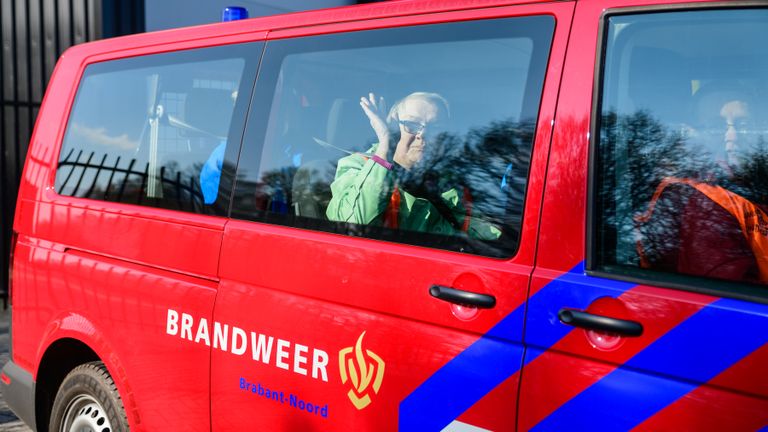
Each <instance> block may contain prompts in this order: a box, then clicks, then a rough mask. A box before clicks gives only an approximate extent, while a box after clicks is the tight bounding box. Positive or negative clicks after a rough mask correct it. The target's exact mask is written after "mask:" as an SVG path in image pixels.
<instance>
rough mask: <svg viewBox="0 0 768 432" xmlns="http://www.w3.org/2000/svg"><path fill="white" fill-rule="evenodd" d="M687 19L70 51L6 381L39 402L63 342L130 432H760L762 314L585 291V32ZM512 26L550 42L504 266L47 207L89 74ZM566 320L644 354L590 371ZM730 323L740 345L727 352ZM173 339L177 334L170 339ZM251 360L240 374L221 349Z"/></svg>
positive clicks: (449, 10)
mask: <svg viewBox="0 0 768 432" xmlns="http://www.w3.org/2000/svg"><path fill="white" fill-rule="evenodd" d="M699 3H704V2H699V1H690V0H686V1H680V0H601V1H591V0H582V1H579V2H575V1H574V2H571V1H562V2H548V1H501V0H450V1H440V2H438V1H427V0H425V1H407V0H402V1H392V2H383V3H379V4H372V5H366V6H355V7H343V8H338V9H328V10H321V11H314V12H303V13H297V14H290V15H284V16H275V17H265V18H260V19H254V20H245V21H240V22H232V23H222V24H212V25H206V26H199V27H193V28H185V29H179V30H169V31H162V32H157V33H149V34H143V35H135V36H129V37H121V38H116V39H112V40H105V41H99V42H93V43H88V44H83V45H79V46H76V47H74V48H71V49H69V50H68V51H66V52H65V53H64V55H63V56H62V57H61V59H60V60H59V63H58V64H57V66H56V69H55V71H54V74H53V76H52V78H51V81H50V83H49V86H48V90H47V92H46V95H45V98H44V101H43V104H42V107H41V109H40V113H39V117H38V119H37V123H36V126H35V130H34V133H33V135H32V138H31V144H30V147H29V154H28V156H27V162H26V164H25V168H24V172H23V176H22V180H21V186H20V190H19V199H18V204H17V209H16V217H15V221H14V231H15V232H16V233H18V237H17V244H16V245H15V252H14V255H13V263H12V266H13V291H12V292H13V298H12V304H13V322H12V329H13V334H12V338H13V339H12V340H13V347H12V361H13V363H15V364H16V365H17V366H19V367H20V368H22V369H24V371H26V372H27V373H29V374H30V375H31V377H32V379H33V380H34V381H36V385H37V386H38V387H37V388H41V387H42V386H43V385H44V383H41V382H38V381H37V380H38V378H39V376H40V369H41V365H43V364H45V362H46V360H47V357H46V355H47V353H50V352H51V350H52V349H53V348H55V347H56V346H58V344H63V343H69V342H72V341H77V343H78V344H79V345H82V346H84V347H87V349H88V350H90V351H92V352H93V354H94V356H95V357H97V358H98V359H100V360H101V361H103V362H104V364H105V365H106V367H107V369H108V370H109V372H110V374H111V376H112V378H113V379H114V381H115V384H116V386H117V389H118V391H119V393H120V396H121V398H122V401H123V404H124V405H125V409H126V413H127V416H128V421H129V423H130V426H131V429H132V430H135V431H155V430H163V429H168V428H169V427H170V428H171V429H173V430H183V431H211V430H213V431H229V430H265V429H267V428H272V429H274V430H396V429H403V430H432V429H436V430H441V429H442V428H443V427H455V428H460V427H462V426H466V425H471V426H474V427H476V428H481V429H478V430H518V429H519V430H529V429H536V428H538V429H552V430H560V429H564V428H566V427H568V425H569V421H573V427H574V428H576V429H579V427H588V426H589V425H590V421H593V422H594V423H591V424H592V425H596V427H598V428H600V427H603V428H607V429H623V428H625V426H626V427H627V428H631V427H637V428H638V429H640V430H667V429H668V430H677V429H702V430H720V429H724V428H730V429H732V430H757V429H760V428H763V427H766V425H768V380H766V378H765V377H766V376H768V375H766V374H765V373H764V370H763V369H764V366H765V365H766V364H768V341H764V339H765V336H764V333H763V331H764V330H766V323H768V310H766V308H765V307H764V306H765V305H764V304H762V303H760V302H748V301H742V300H733V299H730V298H723V297H719V296H718V295H715V294H708V293H700V292H692V290H690V289H675V288H670V287H659V286H652V285H650V284H647V283H637V282H632V281H631V280H625V279H622V278H616V277H610V275H606V274H600V273H599V272H593V271H590V270H588V269H586V268H585V261H586V260H587V255H588V253H587V251H588V246H589V245H588V240H589V236H590V235H591V233H590V232H589V231H588V229H587V227H588V222H589V219H588V216H589V212H590V211H592V210H591V209H590V208H589V202H588V197H589V196H590V189H589V188H590V185H591V183H590V181H594V179H590V178H589V175H590V163H591V160H590V145H591V142H594V140H593V138H594V137H592V136H590V134H594V133H596V131H595V130H593V129H591V128H592V125H593V123H594V121H595V119H594V118H593V115H595V112H596V111H594V110H596V109H597V108H596V107H595V103H596V102H597V101H596V99H597V97H596V96H595V95H596V89H595V88H594V86H595V85H596V84H597V83H596V80H595V74H596V73H598V72H599V70H600V67H601V63H600V56H601V55H602V53H601V52H600V51H598V49H599V47H600V46H601V45H600V44H601V43H602V41H601V39H600V38H601V34H600V32H599V31H600V27H599V26H600V25H601V22H602V20H603V17H604V14H605V13H606V11H608V12H609V13H616V12H617V11H619V12H620V11H625V10H630V11H635V10H637V8H640V7H646V6H647V7H649V8H650V9H648V10H662V9H663V10H669V9H670V8H672V9H674V8H676V7H678V6H680V7H681V8H682V6H685V7H686V8H695V7H696V6H697V5H699ZM745 4H748V5H754V4H756V3H753V2H746V3H745ZM723 5H724V3H721V4H719V6H723ZM654 6H658V7H657V8H652V7H654ZM533 15H548V16H552V17H554V19H555V21H556V24H555V31H554V36H553V39H552V44H551V51H550V53H549V60H548V64H547V67H546V76H545V78H544V86H543V92H542V96H541V103H540V107H539V110H538V119H537V123H536V129H535V138H534V145H533V153H532V156H531V164H530V171H529V177H528V183H527V188H526V192H525V194H526V195H525V202H524V211H523V220H522V225H521V231H520V246H519V250H518V251H517V253H516V254H515V255H514V257H512V258H511V259H507V260H503V259H492V258H487V257H481V256H475V255H468V254H463V253H457V252H452V251H445V250H437V249H429V248H425V247H418V246H412V245H407V244H400V243H394V242H383V241H379V240H372V239H366V238H359V237H352V236H344V235H340V234H332V233H328V232H319V231H311V230H305V229H296V228H292V227H285V226H279V225H271V224H267V223H261V222H249V221H243V220H236V219H232V218H227V217H219V216H209V215H197V214H192V213H185V212H181V211H174V210H165V209H160V208H152V207H147V206H138V205H131V204H120V203H112V202H105V201H104V202H102V201H96V200H92V199H85V198H74V197H68V196H63V195H59V194H57V193H56V191H55V174H56V169H57V165H58V162H59V154H60V152H61V146H62V141H63V139H64V135H65V128H66V125H67V121H68V115H69V113H70V111H71V109H72V106H73V104H74V100H75V96H76V93H77V89H78V85H77V83H79V82H81V79H82V77H83V74H84V72H85V69H86V67H87V66H88V65H91V64H95V63H100V62H108V61H111V60H117V59H123V58H128V57H134V56H144V55H149V54H157V53H167V52H175V51H181V50H187V49H192V48H202V47H213V46H219V45H229V44H236V43H244V42H257V41H267V43H268V42H269V41H277V40H283V39H290V38H300V37H311V36H320V35H329V34H336V33H343V32H353V31H363V30H371V29H388V28H397V27H406V26H416V25H424V24H437V23H450V22H458V21H471V20H481V19H491V18H504V17H518V16H533ZM598 115H599V113H598ZM238 144H239V143H238ZM590 229H591V228H590ZM433 285H439V286H445V287H453V288H457V289H464V290H467V291H471V292H475V293H482V294H488V295H492V296H494V297H495V298H496V299H497V303H496V305H495V307H494V308H492V309H487V310H480V311H479V313H478V314H477V315H476V316H473V317H472V318H471V319H468V320H462V319H461V318H460V317H457V307H458V308H459V313H458V315H460V312H461V306H456V305H450V304H448V303H446V302H443V301H441V300H438V299H436V298H433V296H431V295H430V287H432V286H433ZM662 285H663V284H662ZM665 286H666V285H665ZM563 309H574V310H583V311H588V312H593V313H597V314H603V315H607V316H611V317H613V318H617V319H623V320H631V321H635V322H639V323H641V324H642V326H643V333H642V335H641V336H638V337H621V336H618V338H619V342H617V343H616V344H614V345H611V346H610V347H608V348H606V346H601V345H600V344H601V343H602V342H605V338H603V339H601V337H604V336H605V335H604V334H600V333H596V332H593V331H589V330H585V329H580V328H572V327H569V326H566V325H564V324H563V322H562V321H561V318H558V317H559V316H560V315H559V313H560V311H561V310H563ZM721 322H726V323H727V324H726V325H724V327H723V328H725V329H726V330H727V331H730V332H731V333H732V334H737V336H738V337H734V339H738V340H741V339H745V340H746V339H749V342H750V343H752V344H751V345H750V344H749V343H746V342H745V343H744V344H743V346H744V348H743V349H744V352H740V353H739V354H738V355H734V358H733V359H729V362H727V364H725V363H724V364H720V363H717V364H714V363H713V364H712V365H711V367H710V369H707V371H708V372H711V373H709V374H708V375H707V374H705V373H702V374H700V375H690V376H689V375H685V374H684V373H681V374H680V375H676V373H677V372H678V371H679V370H681V369H685V368H684V367H683V366H680V367H679V368H677V366H676V365H677V364H678V363H676V362H683V361H689V360H690V359H691V356H693V354H691V353H695V354H697V355H699V356H700V357H701V358H704V359H713V358H716V357H718V352H716V351H718V350H723V347H725V348H728V347H730V345H728V344H727V343H728V342H729V341H728V340H727V339H728V338H727V337H725V336H727V335H728V333H727V332H726V334H725V336H724V335H723V334H720V333H717V332H716V331H715V330H716V329H717V326H716V325H714V324H712V323H721ZM740 323H744V324H743V327H744V329H743V331H742V330H739V331H738V332H736V331H735V330H734V328H736V327H737V325H741V324H740ZM172 325H178V326H180V328H181V329H182V330H181V332H180V333H177V332H172V331H171V327H170V326H172ZM214 325H215V326H216V328H218V329H219V330H222V329H224V330H223V332H225V333H227V332H229V333H227V334H229V335H230V336H231V338H230V339H229V341H228V342H229V344H227V337H226V336H223V339H222V338H219V339H216V337H215V336H214V334H213V332H214V330H213V329H214ZM206 326H210V327H209V328H210V329H211V334H210V335H209V336H210V340H209V343H200V341H199V340H195V339H197V336H199V333H196V330H197V331H198V332H199V329H200V328H202V327H206ZM225 326H226V328H225ZM235 329H237V331H236V330H235ZM726 330H724V331H726ZM240 332H241V333H240ZM172 333H173V334H172ZM236 333H237V334H238V335H242V336H235V334H236ZM765 334H768V332H765ZM712 335H715V336H712ZM710 337H711V338H712V339H718V340H719V342H718V343H714V342H713V343H710V342H712V341H711V340H710V339H709V338H710ZM238 338H240V339H238ZM259 338H261V339H259ZM211 341H214V342H212V343H210V342H211ZM260 341H261V342H260ZM267 341H269V344H270V345H269V346H270V347H271V348H270V350H271V351H270V352H271V357H270V355H267V354H262V356H261V357H260V358H257V357H258V354H257V352H256V351H257V349H256V348H255V347H256V346H257V343H258V344H264V345H258V346H263V347H266V343H267ZM669 341H671V342H669ZM676 341H677V342H679V341H685V343H682V342H679V343H678V344H677V345H676V346H675V343H674V342H676ZM754 341H757V342H754ZM614 342H615V340H614ZM753 342H754V343H753ZM248 346H252V347H253V351H250V350H246V349H245V348H243V349H242V350H241V348H242V347H248ZM739 346H742V345H739ZM702 347H703V348H702ZM747 347H748V348H747ZM658 359H661V360H658ZM653 360H657V361H655V362H654V361H653ZM662 360H663V361H662ZM377 361H378V363H377ZM366 362H368V363H366ZM712 362H715V363H716V360H712ZM702 363H704V365H703V366H702V368H704V367H708V366H710V365H709V363H708V362H707V361H702ZM509 364H512V366H509ZM366 365H367V366H366ZM371 365H375V366H371ZM670 365H672V366H670ZM355 367H357V368H358V369H355ZM366 367H369V368H370V369H366ZM505 368H509V369H510V373H508V374H507V375H505V376H503V377H500V378H498V379H497V381H494V382H493V385H490V384H488V387H489V388H487V389H483V390H482V391H479V390H478V391H475V389H476V388H478V385H476V382H475V381H474V380H477V381H483V380H486V381H488V380H487V379H486V377H487V376H488V375H492V374H493V373H495V372H496V371H497V370H502V369H503V370H506V369H505ZM694 369H695V368H694ZM351 370H355V372H350V371H351ZM366 371H367V372H368V373H370V374H374V375H375V374H376V373H379V371H381V373H382V376H383V378H379V379H380V382H379V383H378V385H380V386H381V387H380V391H379V387H378V385H377V387H376V392H375V393H374V392H371V391H368V392H367V393H358V392H357V390H359V388H355V386H354V385H351V384H350V383H349V382H348V381H349V379H350V376H351V374H352V373H355V374H357V373H358V372H359V373H361V374H363V375H365V373H366ZM384 371H386V372H384ZM692 373H693V372H692ZM351 379H352V380H357V379H358V377H357V376H355V378H351ZM361 379H362V378H361ZM486 381H483V382H486ZM358 387H359V386H358ZM362 388H363V390H365V386H362ZM659 389H664V391H665V392H666V393H664V392H662V390H659ZM53 390H54V391H55V389H53ZM473 392H474V393H473ZM475 393H477V394H475ZM662 393H663V394H662ZM638 395H640V396H638ZM365 398H368V399H367V401H368V402H362V401H363V400H364V399H365ZM430 398H431V399H430ZM635 398H642V400H641V401H637V400H635ZM457 401H459V402H457ZM614 401H615V402H616V405H612V404H611V403H608V402H614ZM369 404H370V405H369ZM462 404H463V405H462ZM632 407H635V409H632ZM419 410H424V411H419ZM38 418H39V417H38ZM424 418H429V420H434V421H432V422H429V421H427V420H424ZM628 418H629V420H627V419H628ZM579 422H581V423H579ZM625 422H627V423H625ZM631 422H633V423H631ZM438 426H439V427H438ZM630 426H631V427H630ZM45 427H47V425H37V428H38V429H39V430H44V429H45ZM456 430H460V429H456ZM472 430H474V429H472Z"/></svg>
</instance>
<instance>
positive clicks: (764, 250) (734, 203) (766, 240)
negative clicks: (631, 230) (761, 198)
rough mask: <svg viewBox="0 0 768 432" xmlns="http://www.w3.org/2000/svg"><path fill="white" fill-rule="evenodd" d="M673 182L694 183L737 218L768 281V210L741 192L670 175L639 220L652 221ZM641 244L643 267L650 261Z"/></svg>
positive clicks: (661, 184)
mask: <svg viewBox="0 0 768 432" xmlns="http://www.w3.org/2000/svg"><path fill="white" fill-rule="evenodd" d="M673 184H685V185H688V186H691V187H693V188H694V189H696V190H698V191H699V192H701V193H703V194H704V195H705V196H706V197H707V198H709V199H711V200H712V201H714V202H715V203H717V204H718V205H719V206H720V207H722V208H723V209H725V210H726V211H727V212H728V213H730V214H731V215H732V216H733V217H734V218H736V220H737V221H738V222H739V226H740V227H741V232H742V234H744V238H745V239H746V241H747V244H748V245H749V247H750V249H751V250H752V252H753V254H754V255H755V261H756V262H757V268H758V273H759V279H760V282H762V283H768V214H766V213H765V212H764V211H763V210H762V209H760V208H759V207H758V206H756V205H755V204H753V203H752V202H750V201H749V200H747V199H746V198H744V197H742V196H740V195H738V194H735V193H733V192H731V191H729V190H727V189H724V188H722V187H720V186H713V185H709V184H706V183H701V182H698V181H695V180H691V179H684V178H676V177H667V178H665V179H664V180H662V181H661V183H659V186H658V187H657V188H656V191H655V192H654V193H653V197H652V198H651V201H650V202H649V203H648V210H646V211H645V213H642V214H640V215H638V216H636V217H635V220H636V221H637V222H639V223H645V222H648V221H649V220H650V218H651V216H652V214H653V209H654V207H655V206H656V202H657V201H658V199H659V197H661V194H662V193H663V192H664V190H665V189H666V188H667V186H670V185H673ZM637 247H638V253H639V254H640V264H641V265H642V266H643V267H648V266H649V265H648V262H647V260H646V259H645V256H644V253H643V248H642V244H641V243H640V241H638V244H637Z"/></svg>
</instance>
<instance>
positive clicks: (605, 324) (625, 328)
mask: <svg viewBox="0 0 768 432" xmlns="http://www.w3.org/2000/svg"><path fill="white" fill-rule="evenodd" d="M557 316H558V317H559V318H560V321H561V322H562V323H563V324H567V325H570V326H574V327H581V328H585V329H590V330H599V331H605V332H611V333H617V334H620V335H623V336H640V335H642V334H643V325H642V324H640V323H639V322H636V321H629V320H623V319H617V318H609V317H606V316H602V315H595V314H591V313H589V312H582V311H579V310H575V309H565V308H563V309H560V312H558V314H557Z"/></svg>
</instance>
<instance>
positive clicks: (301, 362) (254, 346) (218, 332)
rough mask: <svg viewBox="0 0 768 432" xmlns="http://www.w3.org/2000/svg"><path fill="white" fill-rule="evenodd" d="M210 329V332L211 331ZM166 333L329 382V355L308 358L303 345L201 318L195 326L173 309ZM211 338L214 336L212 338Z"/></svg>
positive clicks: (317, 353)
mask: <svg viewBox="0 0 768 432" xmlns="http://www.w3.org/2000/svg"><path fill="white" fill-rule="evenodd" d="M195 324H197V325H195ZM211 327H212V328H213V329H212V330H213V331H211ZM165 329H166V330H165V331H166V333H168V334H169V335H171V336H179V337H181V338H182V339H187V340H189V341H192V342H195V343H204V344H205V345H206V346H211V342H213V348H215V349H219V350H222V351H229V352H231V353H232V354H234V355H238V356H242V355H245V353H246V352H248V351H250V353H251V358H252V359H253V360H254V361H257V362H261V363H264V364H267V365H269V364H271V365H272V366H275V367H278V368H280V369H285V370H287V371H291V372H294V373H297V374H300V375H304V376H308V375H309V374H310V370H311V376H312V378H314V379H321V380H323V381H325V382H328V372H327V370H326V367H327V366H328V353H327V352H325V351H323V350H321V349H317V348H311V351H312V355H311V357H310V356H309V352H310V347H308V346H306V345H302V344H298V343H291V342H290V341H287V340H285V339H279V338H274V337H272V336H267V335H265V334H260V333H256V332H253V331H251V332H248V333H246V331H245V330H243V329H241V328H239V327H235V326H230V325H228V324H221V323H219V322H216V321H214V322H213V326H210V325H209V324H208V320H206V319H205V318H200V319H199V320H198V321H197V323H195V318H194V317H192V315H189V314H186V313H182V314H179V313H178V312H176V311H175V310H173V309H168V319H167V320H166V327H165ZM211 334H213V337H212V338H211ZM249 336H250V337H249ZM211 339H213V341H211ZM273 349H274V351H275V352H274V354H275V355H274V356H273V355H272V352H273Z"/></svg>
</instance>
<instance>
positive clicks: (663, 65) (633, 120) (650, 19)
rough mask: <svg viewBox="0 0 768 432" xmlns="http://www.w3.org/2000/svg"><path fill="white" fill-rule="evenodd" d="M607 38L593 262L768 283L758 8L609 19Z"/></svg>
mask: <svg viewBox="0 0 768 432" xmlns="http://www.w3.org/2000/svg"><path fill="white" fill-rule="evenodd" d="M606 37H607V39H606V42H605V43H606V44H607V49H606V58H605V70H604V71H603V85H602V97H601V101H600V104H601V118H600V119H599V120H600V128H599V137H598V142H597V146H596V158H595V160H596V161H597V163H598V172H597V177H596V179H597V181H596V183H597V195H596V198H597V203H596V204H597V205H596V213H597V223H598V226H597V230H596V233H597V242H596V243H597V265H598V266H599V267H601V268H603V269H604V270H608V271H610V272H615V273H618V274H630V275H638V276H642V277H650V278H653V279H656V280H662V281H668V282H675V283H682V284H688V285H691V286H693V285H696V286H703V287H715V288H717V287H721V286H723V285H722V281H732V282H747V283H752V284H761V285H762V284H768V216H766V215H767V214H768V213H766V212H768V146H766V139H768V45H766V44H765V43H764V42H763V41H765V40H766V38H768V10H766V9H749V10H709V11H687V12H668V13H652V14H643V15H625V16H613V17H610V18H609V19H608V31H607V35H606ZM683 275H685V276H693V277H698V278H707V279H716V280H719V281H720V282H718V283H717V284H711V283H710V284H708V282H707V279H698V280H693V279H691V278H689V277H688V278H686V277H683ZM712 282H714V281H712ZM754 288H756V287H753V288H752V290H754ZM736 289H738V287H737V288H736ZM762 292H763V293H764V291H762Z"/></svg>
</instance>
